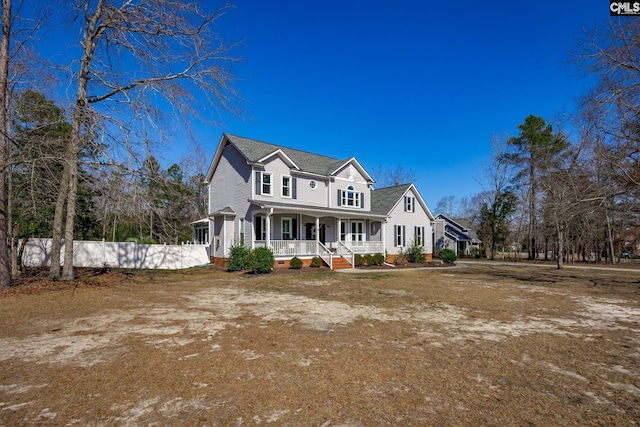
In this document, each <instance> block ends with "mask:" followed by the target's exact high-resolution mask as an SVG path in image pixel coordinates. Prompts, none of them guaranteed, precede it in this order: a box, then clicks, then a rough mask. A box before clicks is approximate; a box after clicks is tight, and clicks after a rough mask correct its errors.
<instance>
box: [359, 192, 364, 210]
mask: <svg viewBox="0 0 640 427" xmlns="http://www.w3.org/2000/svg"><path fill="white" fill-rule="evenodd" d="M360 207H361V208H362V209H364V193H360Z"/></svg>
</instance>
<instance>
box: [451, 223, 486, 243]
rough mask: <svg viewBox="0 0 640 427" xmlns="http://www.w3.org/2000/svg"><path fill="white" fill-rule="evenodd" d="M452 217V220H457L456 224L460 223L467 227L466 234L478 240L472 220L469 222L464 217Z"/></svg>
mask: <svg viewBox="0 0 640 427" xmlns="http://www.w3.org/2000/svg"><path fill="white" fill-rule="evenodd" d="M452 219H453V221H455V222H457V223H458V224H460V225H461V226H463V227H464V228H466V229H467V236H469V237H470V238H471V239H473V240H480V239H478V235H477V234H476V230H475V228H476V227H475V225H474V224H473V222H471V221H470V220H468V219H466V218H452Z"/></svg>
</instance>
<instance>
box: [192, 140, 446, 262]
mask: <svg viewBox="0 0 640 427" xmlns="http://www.w3.org/2000/svg"><path fill="white" fill-rule="evenodd" d="M206 182H207V184H208V186H209V215H208V218H205V219H202V220H200V221H198V222H196V223H195V224H194V225H195V238H196V240H198V241H201V242H208V243H209V244H210V257H211V258H212V259H213V261H214V262H215V263H216V264H219V265H222V264H224V262H225V261H226V259H227V258H228V257H229V254H230V249H231V247H233V246H234V245H244V246H246V247H251V248H255V247H260V246H267V247H269V248H271V249H272V251H273V253H274V256H275V258H276V265H275V267H279V266H280V267H284V266H288V265H289V260H290V259H291V258H292V257H294V256H297V257H298V258H300V259H302V260H303V263H304V264H305V265H309V264H310V262H311V258H312V257H314V256H318V257H320V258H322V260H323V261H324V262H325V263H326V264H327V265H328V266H329V267H331V268H333V269H337V268H345V267H352V266H353V259H354V254H355V253H361V254H366V253H370V254H374V253H378V252H379V253H382V254H386V256H387V260H388V261H393V258H394V256H395V255H396V254H398V253H399V251H401V250H406V248H407V247H408V246H410V245H411V244H412V243H413V242H414V240H415V241H417V242H418V244H420V245H422V246H423V247H424V252H425V253H426V255H427V259H430V258H431V253H432V239H431V234H432V225H433V222H434V217H433V215H432V214H431V212H430V210H429V208H428V207H427V205H426V204H425V202H424V200H423V199H422V197H421V196H420V194H419V192H418V190H417V188H416V187H415V186H414V185H413V184H406V185H399V186H394V187H388V188H381V189H374V180H373V178H371V176H370V175H369V173H368V172H367V171H366V170H365V169H364V167H362V165H361V164H360V163H359V162H358V161H357V160H356V158H355V157H351V158H349V159H345V160H339V159H335V158H331V157H327V156H322V155H318V154H313V153H308V152H305V151H300V150H295V149H292V148H287V147H283V146H279V145H274V144H269V143H265V142H261V141H256V140H253V139H248V138H243V137H239V136H234V135H228V134H223V135H222V138H221V139H220V143H219V145H218V148H217V149H216V152H215V155H214V157H213V160H212V162H211V166H210V167H209V170H208V172H207V176H206Z"/></svg>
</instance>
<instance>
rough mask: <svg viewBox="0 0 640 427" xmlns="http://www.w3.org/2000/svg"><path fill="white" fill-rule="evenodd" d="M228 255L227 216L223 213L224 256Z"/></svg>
mask: <svg viewBox="0 0 640 427" xmlns="http://www.w3.org/2000/svg"><path fill="white" fill-rule="evenodd" d="M226 257H227V217H226V216H225V215H222V258H226Z"/></svg>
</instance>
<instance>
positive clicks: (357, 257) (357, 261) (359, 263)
mask: <svg viewBox="0 0 640 427" xmlns="http://www.w3.org/2000/svg"><path fill="white" fill-rule="evenodd" d="M353 262H355V264H356V267H362V266H363V265H364V257H363V256H362V255H360V254H356V255H355V256H354V257H353Z"/></svg>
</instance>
